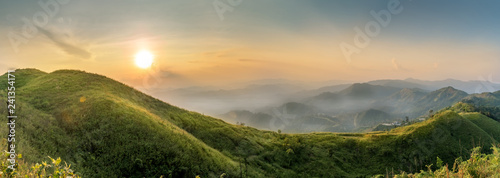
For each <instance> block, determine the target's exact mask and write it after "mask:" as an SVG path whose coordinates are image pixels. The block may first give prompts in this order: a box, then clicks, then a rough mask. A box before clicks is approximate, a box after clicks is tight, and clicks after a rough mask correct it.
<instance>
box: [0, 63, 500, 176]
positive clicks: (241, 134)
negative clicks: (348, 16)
mask: <svg viewBox="0 0 500 178" xmlns="http://www.w3.org/2000/svg"><path fill="white" fill-rule="evenodd" d="M23 73H30V72H28V71H25V70H18V71H17V72H16V77H17V78H18V79H19V80H22V79H23V78H25V79H28V78H29V77H25V76H24V74H23ZM5 83H6V78H5V75H3V76H2V77H1V78H0V84H1V85H2V86H1V87H4V85H5ZM16 92H17V93H16V96H17V97H18V98H16V102H17V103H18V110H17V112H18V115H19V119H18V125H17V126H18V127H16V128H17V131H18V132H17V133H18V138H19V142H17V143H16V145H18V147H17V148H18V151H19V152H20V153H23V155H24V157H25V159H26V161H28V162H40V161H42V158H46V156H52V157H61V158H63V160H67V161H69V163H71V164H72V165H73V166H74V169H75V170H76V171H77V172H79V173H80V174H81V175H83V176H84V177H103V176H110V177H160V176H161V175H166V176H167V177H168V176H171V177H195V176H196V175H200V176H202V177H219V176H220V175H221V174H223V173H225V174H226V175H228V176H230V177H239V176H245V177H336V176H340V177H356V176H369V175H374V174H380V173H383V172H385V170H386V168H389V169H390V168H395V169H396V170H398V169H400V170H406V171H410V170H412V169H413V170H415V169H414V168H416V167H418V166H423V165H425V164H428V163H430V162H433V161H434V159H435V157H436V156H439V157H441V158H442V159H443V160H444V161H447V162H450V161H452V159H454V158H455V157H456V156H457V155H462V154H460V152H461V151H463V152H464V154H463V155H466V151H467V150H469V149H471V148H472V147H473V146H474V145H478V143H477V142H478V141H479V140H480V141H481V144H483V145H488V144H492V143H493V142H495V138H493V137H492V134H495V132H492V131H493V130H491V128H486V127H485V126H484V124H478V125H476V124H475V123H474V122H471V121H470V120H467V119H464V118H463V117H462V116H460V115H458V114H456V113H455V112H452V111H443V112H442V113H438V114H436V115H435V116H434V118H433V119H429V120H428V121H425V122H423V123H419V124H415V125H411V126H407V127H402V128H398V129H395V130H393V131H390V132H373V133H367V134H335V133H311V134H281V133H276V132H269V131H259V130H256V129H253V128H250V127H244V126H235V125H230V124H227V123H225V122H223V121H221V120H219V119H216V118H212V117H208V116H204V115H201V114H198V113H195V112H190V111H187V110H184V109H181V108H178V107H175V106H172V105H169V104H167V103H164V102H162V101H159V100H157V99H154V98H152V97H150V96H147V95H145V94H143V93H141V92H139V91H137V90H134V89H133V88H131V87H129V86H126V85H124V84H121V83H119V82H116V81H114V80H111V79H109V78H106V77H104V76H100V75H96V74H89V73H85V72H82V71H73V70H59V71H55V72H52V73H48V74H46V73H38V74H36V75H32V78H31V79H29V80H26V83H25V84H23V85H20V86H18V88H17V90H16ZM5 98H6V93H5V89H2V90H0V100H2V101H0V104H2V106H1V107H5V104H4V103H5ZM0 112H1V114H5V111H4V110H0ZM478 119H485V118H483V117H478ZM458 123H462V124H460V125H459V126H457V127H454V126H455V125H457V124H458ZM488 124H492V123H488ZM495 124H498V123H496V122H495ZM483 127H484V128H483ZM454 128H456V129H454ZM0 132H2V133H6V132H7V131H6V128H4V127H0ZM436 133H440V135H437V136H436ZM441 136H442V137H441ZM436 138H439V139H437V140H436ZM421 143H423V146H422V144H421ZM431 143H435V144H431ZM441 143H442V144H441ZM422 148H427V150H431V151H419V149H422ZM420 152H423V153H422V154H418V155H415V153H420ZM413 160H417V161H413ZM73 166H72V167H73Z"/></svg>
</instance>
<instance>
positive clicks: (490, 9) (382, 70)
mask: <svg viewBox="0 0 500 178" xmlns="http://www.w3.org/2000/svg"><path fill="white" fill-rule="evenodd" d="M65 1H68V0H65ZM65 1H63V0H61V1H60V2H65ZM39 2H56V3H57V4H58V6H59V9H58V10H57V14H56V15H55V16H53V17H50V18H49V22H48V23H47V24H46V25H44V26H43V27H37V28H39V30H38V33H36V34H35V36H34V37H32V38H26V37H25V36H21V37H23V38H24V39H26V41H24V42H23V43H22V44H21V45H19V46H18V47H17V48H18V50H17V52H16V50H15V49H14V48H13V45H12V44H11V41H12V39H11V38H12V35H10V34H17V35H22V30H23V25H24V23H23V20H22V19H23V17H24V18H27V19H28V20H30V21H32V22H33V16H34V15H35V14H37V13H38V12H44V10H43V8H42V7H40V6H39V4H38V3H39ZM214 2H216V1H215V0H199V1H180V0H173V1H160V0H108V1H97V0H86V1H83V0H69V2H68V3H66V4H61V3H59V2H58V1H56V0H39V1H35V0H32V1H8V0H0V36H1V37H2V39H3V40H0V57H1V58H2V60H1V61H0V64H1V67H0V70H6V69H7V68H25V67H34V68H39V69H41V70H45V71H48V72H50V71H53V70H57V69H61V68H70V69H80V70H86V71H89V72H96V73H101V74H104V75H108V76H111V77H113V78H115V79H118V80H120V81H125V82H128V83H129V84H134V82H135V83H137V82H138V81H141V80H143V78H144V76H147V75H152V74H151V73H154V75H159V76H168V77H170V78H168V77H166V78H165V79H164V80H165V81H169V82H171V83H176V84H179V85H206V84H226V83H231V82H234V81H245V80H255V79H263V78H287V79H296V80H306V81H321V80H356V81H366V80H373V79H381V78H384V79H386V78H391V79H404V78H408V77H412V78H420V79H426V80H439V79H446V78H455V79H461V80H476V79H478V78H480V77H481V76H483V78H485V76H488V75H493V80H495V78H499V79H500V77H495V76H499V75H500V72H498V71H500V70H498V66H499V65H498V64H499V62H500V50H499V49H500V48H499V47H500V33H498V32H499V31H500V23H499V22H498V17H500V11H498V10H497V9H498V8H499V7H500V2H498V1H493V0H490V1H488V0H479V1H466V0H458V1H451V0H443V1H431V0H423V1H417V0H414V1H410V0H401V1H397V2H400V7H401V8H403V10H402V11H401V13H399V14H392V15H391V20H390V22H389V24H388V25H387V26H386V27H382V28H381V29H380V33H379V34H378V35H376V36H374V37H371V38H370V43H369V45H368V46H366V47H364V48H362V49H360V53H359V54H358V53H355V54H352V55H351V58H350V60H347V59H346V56H345V55H344V53H343V51H342V49H341V48H340V47H339V45H340V44H342V43H347V44H350V45H353V44H354V42H353V40H354V37H355V36H356V32H355V31H354V28H355V27H359V28H361V29H364V26H365V25H366V24H367V23H370V22H372V21H375V20H374V17H372V16H371V15H370V12H371V11H375V12H379V11H381V10H387V9H388V7H387V6H388V3H391V2H393V1H388V0H373V1H368V0H350V1H333V0H310V1H302V0H274V1H268V0H242V2H241V4H239V5H237V6H234V7H233V6H231V5H230V4H229V2H228V1H226V0H220V1H219V2H221V3H223V4H226V5H229V6H231V7H232V8H233V10H232V11H226V12H225V13H224V14H223V17H224V20H221V19H220V17H219V16H218V14H217V10H216V8H214V6H213V4H214ZM394 2H395V1H394ZM9 35H10V36H9ZM144 49H146V50H149V51H151V52H152V53H153V54H154V55H155V57H156V58H155V62H156V69H155V70H154V71H144V70H142V69H138V68H137V67H136V66H134V63H133V60H134V59H133V56H134V54H135V53H136V52H138V51H140V50H144ZM109 66H114V67H112V68H110V67H109ZM165 74H168V75H165ZM174 74H175V75H174ZM172 76H176V78H174V77H172ZM499 81H500V80H499ZM493 82H495V81H493Z"/></svg>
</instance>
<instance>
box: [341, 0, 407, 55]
mask: <svg viewBox="0 0 500 178" xmlns="http://www.w3.org/2000/svg"><path fill="white" fill-rule="evenodd" d="M402 11H403V6H402V5H401V2H400V1H399V0H390V1H389V2H388V3H387V9H386V10H380V11H378V12H375V11H374V10H372V11H370V14H371V16H372V17H373V18H374V20H372V21H369V22H368V23H366V24H365V26H364V30H363V29H361V28H359V27H354V32H356V34H355V35H354V39H353V44H349V43H346V42H342V43H340V50H342V53H343V54H344V57H345V58H346V60H347V62H348V63H350V62H351V56H352V54H354V53H356V54H358V53H360V52H361V50H362V49H363V48H366V47H368V45H370V42H371V39H372V38H374V37H376V36H378V35H379V34H380V32H381V31H382V27H387V26H388V25H389V24H390V23H391V20H392V15H397V14H399V13H401V12H402Z"/></svg>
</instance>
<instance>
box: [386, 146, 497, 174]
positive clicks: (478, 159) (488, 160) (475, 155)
mask: <svg viewBox="0 0 500 178" xmlns="http://www.w3.org/2000/svg"><path fill="white" fill-rule="evenodd" d="M491 149H492V150H493V153H492V154H483V153H481V152H480V150H481V148H479V147H477V148H474V149H473V150H472V153H471V156H470V158H469V159H468V160H466V161H462V159H461V158H457V159H456V160H455V162H454V163H453V166H452V167H451V168H450V167H449V166H448V165H446V166H443V167H438V169H436V170H434V171H433V170H432V169H431V167H432V165H430V166H428V167H429V169H427V170H421V171H420V172H419V173H415V174H406V173H402V174H399V175H395V176H394V177H395V178H413V177H500V150H499V148H498V147H496V146H493V147H492V148H491ZM439 163H440V162H439V158H438V162H437V164H439Z"/></svg>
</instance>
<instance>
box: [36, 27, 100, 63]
mask: <svg viewBox="0 0 500 178" xmlns="http://www.w3.org/2000/svg"><path fill="white" fill-rule="evenodd" d="M38 30H39V31H40V32H41V33H42V34H44V35H45V36H46V37H47V38H49V39H50V40H51V41H52V42H53V43H54V44H55V45H56V46H57V47H59V48H60V49H61V50H63V51H64V52H66V53H67V54H69V55H73V56H76V57H79V58H82V59H90V58H91V57H92V53H90V52H89V51H87V50H85V49H83V48H81V47H79V46H77V45H74V44H71V43H68V42H67V41H65V40H63V39H61V37H59V36H57V35H56V34H54V33H53V32H51V31H49V30H47V29H43V28H39V29H38Z"/></svg>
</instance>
